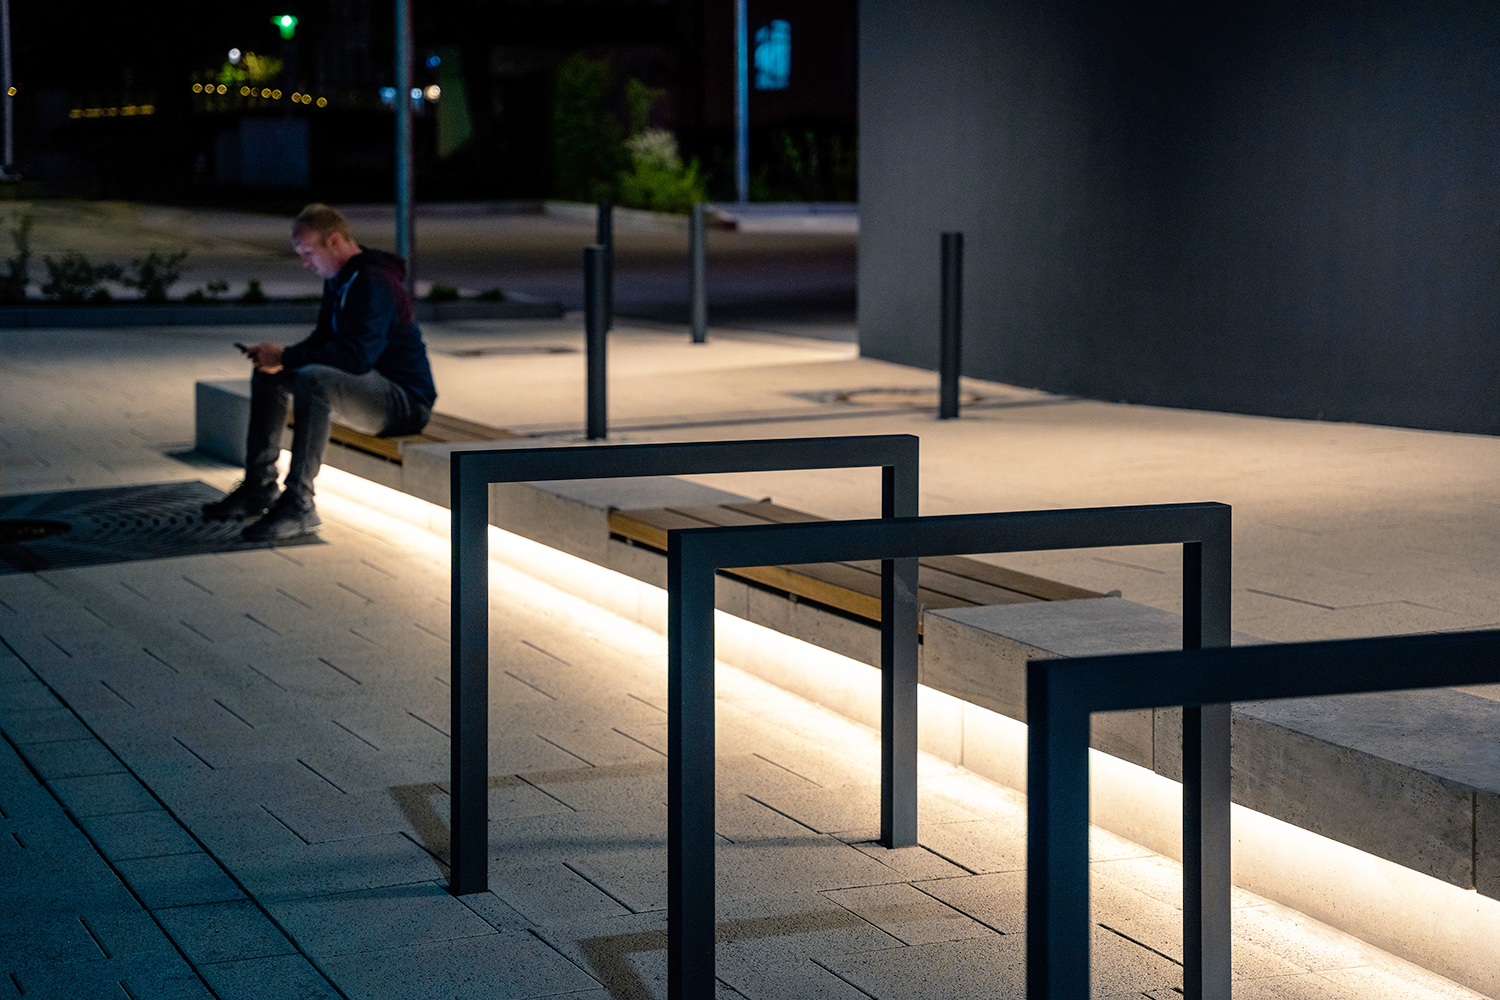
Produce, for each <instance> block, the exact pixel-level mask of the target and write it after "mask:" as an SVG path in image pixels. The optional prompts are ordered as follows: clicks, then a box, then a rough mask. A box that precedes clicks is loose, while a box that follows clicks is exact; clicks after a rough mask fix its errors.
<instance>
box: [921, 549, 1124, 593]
mask: <svg viewBox="0 0 1500 1000" xmlns="http://www.w3.org/2000/svg"><path fill="white" fill-rule="evenodd" d="M922 565H924V566H931V567H932V568H934V569H940V570H943V571H945V572H948V573H953V574H955V575H957V576H966V577H969V578H970V579H973V580H979V581H980V582H982V583H987V584H989V585H990V586H992V587H1002V588H1004V589H1006V590H1014V591H1016V592H1017V593H1020V594H1029V595H1030V596H1032V597H1035V598H1036V599H1037V600H1039V601H1077V600H1082V599H1085V598H1090V597H1103V596H1104V595H1103V594H1101V593H1099V592H1098V591H1095V590H1085V589H1084V588H1082V587H1074V586H1072V585H1070V584H1066V583H1058V582H1057V581H1056V580H1044V579H1042V578H1041V577H1039V576H1032V575H1031V574H1030V573H1022V572H1021V571H1019V570H1014V569H1006V568H1005V567H1003V566H996V565H994V564H993V563H987V562H981V561H980V560H978V559H970V558H968V557H967V556H933V557H931V558H928V559H923V560H922Z"/></svg>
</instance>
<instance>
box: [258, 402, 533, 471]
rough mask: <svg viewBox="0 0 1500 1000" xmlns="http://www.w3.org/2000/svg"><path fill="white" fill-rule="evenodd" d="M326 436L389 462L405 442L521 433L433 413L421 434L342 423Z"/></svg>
mask: <svg viewBox="0 0 1500 1000" xmlns="http://www.w3.org/2000/svg"><path fill="white" fill-rule="evenodd" d="M287 426H288V427H290V426H292V421H291V419H290V418H288V419H287ZM328 436H329V438H330V439H331V440H333V441H337V442H338V443H339V444H341V445H343V446H344V447H346V448H357V449H358V450H360V451H363V452H368V453H369V454H371V455H378V456H379V457H381V458H384V459H386V460H388V461H391V462H400V461H401V449H402V448H403V447H405V446H406V445H408V444H467V443H469V442H472V441H506V440H510V439H513V438H518V437H521V435H520V434H515V433H512V432H511V431H508V430H504V429H503V428H500V427H489V426H487V425H485V424H480V423H475V422H474V421H472V420H464V419H463V418H462V417H455V416H452V415H451V414H447V413H434V414H433V415H432V417H431V418H430V419H429V420H428V421H427V426H426V427H424V428H422V431H421V433H420V434H403V435H402V436H400V437H376V436H375V435H373V434H365V433H362V432H360V431H357V430H354V429H353V428H351V427H345V426H344V425H343V424H334V425H333V427H332V429H331V430H330V431H329V434H328Z"/></svg>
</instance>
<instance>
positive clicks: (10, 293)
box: [0, 215, 36, 302]
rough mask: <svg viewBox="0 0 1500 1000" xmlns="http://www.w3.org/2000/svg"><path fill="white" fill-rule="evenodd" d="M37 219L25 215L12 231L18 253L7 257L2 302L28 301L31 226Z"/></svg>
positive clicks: (0, 277)
mask: <svg viewBox="0 0 1500 1000" xmlns="http://www.w3.org/2000/svg"><path fill="white" fill-rule="evenodd" d="M35 221H36V220H35V219H33V218H32V217H31V216H29V215H23V216H22V217H21V222H20V224H19V225H17V226H16V228H14V229H12V230H11V231H10V238H11V241H12V242H13V243H15V245H16V255H15V256H14V257H7V258H6V259H5V265H6V273H5V274H3V275H0V302H24V301H26V286H27V285H29V284H30V283H31V226H32V224H33V223H34V222H35Z"/></svg>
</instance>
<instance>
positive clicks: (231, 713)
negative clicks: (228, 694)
mask: <svg viewBox="0 0 1500 1000" xmlns="http://www.w3.org/2000/svg"><path fill="white" fill-rule="evenodd" d="M214 704H215V705H218V706H219V707H220V708H222V709H223V710H224V711H226V712H228V713H229V714H230V715H232V716H234V717H235V718H236V719H239V720H240V721H241V722H243V723H244V724H245V728H247V729H254V728H255V726H253V725H251V723H250V722H249V720H247V719H246V718H245V717H244V716H243V715H241V714H240V713H238V712H236V711H235V710H234V709H232V708H230V707H229V706H228V705H226V704H224V703H223V702H222V701H220V700H219V699H217V698H215V699H214Z"/></svg>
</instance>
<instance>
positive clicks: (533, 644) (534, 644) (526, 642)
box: [521, 639, 573, 667]
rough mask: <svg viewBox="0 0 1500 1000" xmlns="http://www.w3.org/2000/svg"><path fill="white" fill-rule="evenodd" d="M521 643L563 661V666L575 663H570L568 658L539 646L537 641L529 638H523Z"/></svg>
mask: <svg viewBox="0 0 1500 1000" xmlns="http://www.w3.org/2000/svg"><path fill="white" fill-rule="evenodd" d="M521 645H523V646H530V647H531V648H532V649H534V650H536V651H537V652H538V653H541V654H542V655H543V656H550V657H551V658H552V659H554V660H556V661H557V662H558V663H561V664H562V665H563V666H567V667H571V666H572V665H573V664H571V663H569V662H568V661H567V660H565V659H563V658H562V657H561V656H558V655H557V654H556V653H549V652H547V651H546V650H545V649H543V648H542V647H541V646H538V645H537V644H536V643H534V642H532V641H530V640H529V639H522V640H521Z"/></svg>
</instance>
